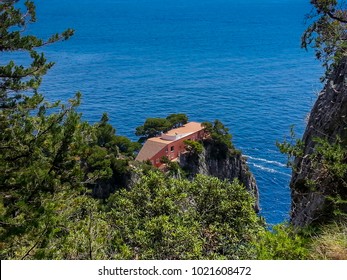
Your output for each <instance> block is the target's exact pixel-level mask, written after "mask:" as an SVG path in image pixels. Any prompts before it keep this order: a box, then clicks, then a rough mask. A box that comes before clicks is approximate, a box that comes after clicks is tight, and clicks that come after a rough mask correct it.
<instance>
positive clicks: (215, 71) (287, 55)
mask: <svg viewBox="0 0 347 280" xmlns="http://www.w3.org/2000/svg"><path fill="white" fill-rule="evenodd" d="M309 2H310V1H309V0H103V1H95V0H93V1H92V0H75V1H71V0H49V1H42V0H37V1H35V3H36V6H37V23H35V24H33V25H32V26H31V27H30V28H29V29H28V30H29V31H30V32H33V33H35V34H37V35H39V36H41V37H43V38H47V37H48V36H49V35H50V34H53V33H56V32H61V31H63V30H65V29H66V28H73V29H75V35H74V36H73V37H72V38H71V39H70V40H68V41H66V42H61V43H57V44H54V45H49V46H46V47H44V48H43V49H42V51H44V52H45V53H46V56H47V58H48V60H49V61H54V62H56V64H55V66H54V67H53V68H52V69H51V70H50V71H49V72H48V74H47V75H46V76H45V77H44V80H43V83H42V87H41V92H42V93H43V94H44V95H45V96H46V98H47V99H48V100H51V101H54V100H58V99H60V100H63V101H67V100H68V99H69V98H71V97H73V96H74V94H75V93H76V92H77V91H80V92H81V93H82V96H83V100H82V105H81V106H80V108H79V110H80V112H81V113H82V114H83V118H84V119H85V120H87V121H90V122H92V123H94V122H97V121H98V120H99V119H100V118H101V115H102V113H103V112H107V113H108V115H109V117H110V122H111V124H112V125H114V126H115V128H116V133H117V134H118V135H124V136H127V137H129V138H131V139H133V140H137V137H136V136H135V134H134V131H135V128H136V127H137V126H139V125H141V124H143V122H144V121H145V119H146V118H148V117H166V116H167V115H169V114H172V113H185V114H187V115H188V116H189V119H190V120H192V121H213V120H215V119H219V120H220V121H222V122H223V123H224V124H225V125H226V126H227V127H228V128H229V129H230V132H231V134H232V136H233V143H234V145H235V146H236V147H237V148H238V149H240V150H241V151H242V153H243V154H244V155H245V156H246V157H247V158H248V164H249V167H250V170H251V171H252V172H253V174H254V176H255V178H256V181H257V184H258V187H259V191H260V206H261V209H262V210H261V213H260V214H261V215H262V216H264V217H265V219H266V221H267V223H268V224H269V225H274V224H277V223H281V222H285V221H287V220H288V219H289V214H290V189H289V182H290V176H291V170H290V169H289V168H287V167H286V161H287V158H286V156H284V155H282V154H281V153H280V152H279V150H278V149H277V147H276V141H280V142H281V141H283V140H284V139H285V137H286V136H288V135H289V131H290V127H291V126H292V125H294V126H295V131H296V133H297V136H298V137H301V136H302V134H303V132H304V129H305V125H306V119H307V116H308V114H309V111H310V109H311V107H312V105H313V103H314V101H315V100H316V97H317V93H318V92H319V91H320V89H321V88H322V86H323V85H322V84H321V83H320V77H321V76H322V75H323V73H324V69H323V68H322V67H321V64H320V62H319V61H317V60H315V57H314V53H313V51H305V50H303V49H301V48H300V41H301V35H302V33H303V31H304V30H305V27H306V26H307V24H306V23H305V15H307V14H308V13H309V12H310V11H311V6H310V3H309Z"/></svg>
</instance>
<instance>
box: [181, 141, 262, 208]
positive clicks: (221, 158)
mask: <svg viewBox="0 0 347 280" xmlns="http://www.w3.org/2000/svg"><path fill="white" fill-rule="evenodd" d="M203 146H204V148H203V151H202V153H200V154H194V153H193V154H192V153H185V154H183V155H181V156H180V158H179V164H180V166H181V167H182V168H183V169H184V170H186V171H187V173H188V174H189V175H188V176H189V177H190V178H193V177H194V176H195V175H196V174H204V175H208V176H214V177H217V178H219V179H222V180H225V179H226V180H229V181H233V180H234V179H238V180H239V181H240V183H242V184H243V185H244V186H245V188H246V189H247V190H248V191H249V192H250V193H251V194H252V195H253V196H254V198H255V200H256V203H255V205H254V209H255V211H256V212H259V193H258V187H257V184H256V181H255V178H254V177H253V174H252V173H251V172H250V171H249V167H248V165H247V163H246V159H245V158H244V157H243V156H242V155H241V153H240V152H238V151H235V150H226V151H221V150H218V147H217V146H216V144H215V143H214V141H213V140H211V139H207V140H204V142H203Z"/></svg>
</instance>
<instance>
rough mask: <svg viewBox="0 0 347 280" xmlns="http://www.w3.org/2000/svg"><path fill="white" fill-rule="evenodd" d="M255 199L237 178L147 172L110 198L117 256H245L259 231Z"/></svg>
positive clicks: (251, 251) (250, 252) (249, 254)
mask: <svg viewBox="0 0 347 280" xmlns="http://www.w3.org/2000/svg"><path fill="white" fill-rule="evenodd" d="M252 205H253V198H252V197H251V195H250V194H249V193H248V192H247V191H246V190H245V189H244V187H243V186H241V185H240V184H239V183H238V182H236V181H235V182H234V183H229V182H226V181H220V180H218V179H217V178H212V177H207V176H198V177H197V178H196V179H195V180H194V181H193V182H190V181H187V180H177V179H174V178H168V177H165V175H164V174H162V173H161V172H159V171H157V172H151V171H150V172H149V173H148V174H147V175H146V176H142V177H141V179H140V181H139V182H138V183H137V184H135V186H133V187H132V188H131V190H120V191H119V192H117V193H115V194H114V195H112V196H111V197H110V199H109V201H108V209H109V210H108V220H109V222H110V225H111V226H112V227H113V230H112V232H113V233H114V237H113V240H114V241H113V243H112V244H113V249H112V250H111V251H113V256H114V257H115V258H117V259H221V258H222V259H249V258H254V256H255V249H254V246H253V245H252V243H251V242H252V240H254V238H255V237H256V236H257V234H258V231H259V230H262V227H261V224H260V220H259V218H258V216H257V215H256V214H255V212H254V210H253V206H252Z"/></svg>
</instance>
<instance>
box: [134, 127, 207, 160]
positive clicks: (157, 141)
mask: <svg viewBox="0 0 347 280" xmlns="http://www.w3.org/2000/svg"><path fill="white" fill-rule="evenodd" d="M204 135H205V133H204V128H203V126H202V125H201V123H197V122H189V123H187V124H185V125H183V126H181V127H179V128H175V129H172V130H169V131H168V132H166V133H162V135H161V136H159V137H153V138H149V139H147V141H146V142H145V144H144V145H143V147H142V149H141V150H140V152H139V154H138V155H137V157H136V160H138V161H145V160H150V161H151V163H152V164H153V165H154V166H156V167H159V166H160V165H161V162H160V159H161V158H162V157H163V156H166V157H168V159H170V160H175V159H177V158H178V157H179V156H180V154H181V153H183V152H185V151H186V150H185V145H184V143H183V141H184V140H201V139H203V137H204Z"/></svg>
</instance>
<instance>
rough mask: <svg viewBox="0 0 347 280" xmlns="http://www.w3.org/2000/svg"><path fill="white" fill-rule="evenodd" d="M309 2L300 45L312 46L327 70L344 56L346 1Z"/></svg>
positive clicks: (346, 49)
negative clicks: (306, 23) (304, 29)
mask: <svg viewBox="0 0 347 280" xmlns="http://www.w3.org/2000/svg"><path fill="white" fill-rule="evenodd" d="M310 2H311V4H312V6H313V10H312V12H311V13H310V14H308V15H307V20H308V22H309V26H308V28H307V29H306V31H305V32H304V34H303V36H302V47H304V48H306V49H307V48H308V47H312V48H313V49H314V50H315V53H316V57H317V58H318V59H319V60H321V61H322V62H323V66H325V67H326V69H327V71H328V70H329V68H330V65H331V64H332V63H333V64H334V63H335V62H338V61H339V60H340V59H341V58H342V57H344V56H346V51H347V41H346V40H347V33H346V25H347V11H346V8H347V6H346V2H345V1H339V0H311V1H310ZM325 78H326V77H325ZM325 78H324V79H325Z"/></svg>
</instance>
